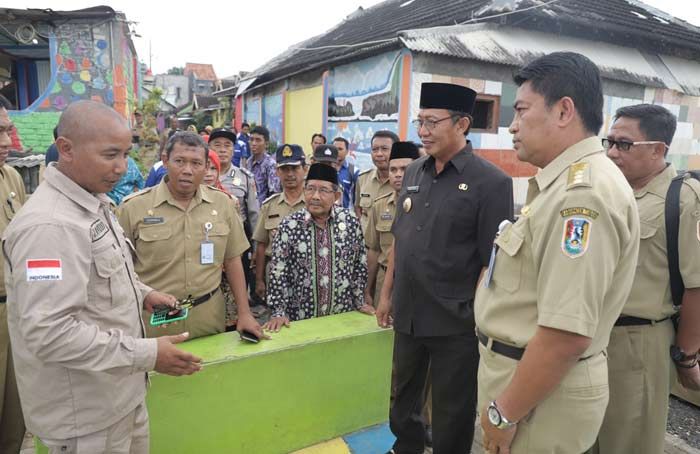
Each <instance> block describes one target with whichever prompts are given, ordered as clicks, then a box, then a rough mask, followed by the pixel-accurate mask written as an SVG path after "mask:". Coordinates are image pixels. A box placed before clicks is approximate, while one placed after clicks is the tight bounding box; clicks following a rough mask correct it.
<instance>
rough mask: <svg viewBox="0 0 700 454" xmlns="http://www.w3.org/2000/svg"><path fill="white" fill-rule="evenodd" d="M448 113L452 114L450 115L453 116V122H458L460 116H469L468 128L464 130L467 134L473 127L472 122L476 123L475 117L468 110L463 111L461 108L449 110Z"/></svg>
mask: <svg viewBox="0 0 700 454" xmlns="http://www.w3.org/2000/svg"><path fill="white" fill-rule="evenodd" d="M447 113H448V114H450V117H452V124H457V122H458V121H459V119H460V118H464V117H466V118H469V127H468V128H467V130H466V131H464V135H465V136H466V135H467V134H469V131H471V129H472V124H473V123H474V117H472V115H471V114H470V113H468V112H463V111H461V110H449V109H448V110H447Z"/></svg>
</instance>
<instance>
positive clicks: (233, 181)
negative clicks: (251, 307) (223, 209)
mask: <svg viewBox="0 0 700 454" xmlns="http://www.w3.org/2000/svg"><path fill="white" fill-rule="evenodd" d="M236 141H237V139H236V134H235V133H234V132H233V131H231V130H230V129H226V128H217V129H214V130H213V131H212V132H211V134H209V148H211V149H212V150H214V151H215V152H216V154H217V155H219V160H220V162H221V172H220V173H219V181H220V182H221V185H222V186H223V187H224V189H225V190H226V192H228V193H229V194H231V195H232V196H234V197H236V198H237V199H238V212H239V214H240V215H241V219H242V220H243V228H244V231H245V236H246V239H247V240H248V242H249V243H251V244H252V241H251V240H252V235H253V229H254V228H255V226H256V225H257V222H258V212H259V211H260V205H259V203H258V194H257V192H256V188H255V178H254V177H253V174H252V173H250V171H248V170H246V169H243V168H240V167H236V166H234V165H233V164H232V163H231V157H232V155H233V152H234V147H235V143H236ZM252 253H253V249H252V248H251V249H248V250H247V251H245V252H244V253H243V255H241V261H242V263H243V271H244V273H245V281H246V285H250V286H251V287H254V286H255V280H254V276H253V275H252V271H251V254H252Z"/></svg>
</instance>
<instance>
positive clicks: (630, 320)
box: [615, 315, 671, 326]
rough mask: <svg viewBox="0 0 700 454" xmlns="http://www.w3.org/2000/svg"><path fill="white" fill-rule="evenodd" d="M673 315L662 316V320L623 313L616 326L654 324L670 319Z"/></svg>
mask: <svg viewBox="0 0 700 454" xmlns="http://www.w3.org/2000/svg"><path fill="white" fill-rule="evenodd" d="M669 318H671V317H666V318H662V319H661V320H649V319H646V318H639V317H631V316H628V315H623V316H622V317H620V318H618V319H617V320H616V321H615V326H641V325H653V324H655V323H661V322H664V321H666V320H668V319H669Z"/></svg>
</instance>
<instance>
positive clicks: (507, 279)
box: [492, 225, 524, 293]
mask: <svg viewBox="0 0 700 454" xmlns="http://www.w3.org/2000/svg"><path fill="white" fill-rule="evenodd" d="M523 242H524V234H523V232H522V230H521V229H519V228H516V226H513V225H511V226H510V227H509V228H507V229H506V230H504V231H503V233H501V235H499V237H498V238H496V240H495V243H496V245H497V246H498V253H497V255H496V264H495V267H494V270H493V278H492V279H493V281H494V283H495V285H496V286H498V287H500V288H502V289H504V290H505V291H507V292H509V293H514V292H516V291H518V289H520V281H521V279H522V267H523V260H522V253H521V249H522V247H523Z"/></svg>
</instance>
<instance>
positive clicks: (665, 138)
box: [614, 104, 677, 147]
mask: <svg viewBox="0 0 700 454" xmlns="http://www.w3.org/2000/svg"><path fill="white" fill-rule="evenodd" d="M620 117H624V118H632V119H635V120H639V130H640V131H641V132H642V134H644V135H645V136H646V140H650V141H652V140H653V141H659V142H663V143H665V144H666V145H668V146H669V147H670V146H671V141H672V140H673V135H674V134H675V133H676V123H677V121H676V116H675V115H673V114H672V113H671V112H670V111H669V110H668V109H666V108H665V107H663V106H657V105H654V104H636V105H634V106H627V107H620V108H619V109H617V112H615V119H614V120H615V121H617V119H618V118H620Z"/></svg>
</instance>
